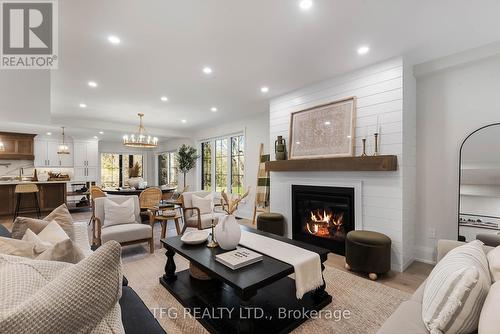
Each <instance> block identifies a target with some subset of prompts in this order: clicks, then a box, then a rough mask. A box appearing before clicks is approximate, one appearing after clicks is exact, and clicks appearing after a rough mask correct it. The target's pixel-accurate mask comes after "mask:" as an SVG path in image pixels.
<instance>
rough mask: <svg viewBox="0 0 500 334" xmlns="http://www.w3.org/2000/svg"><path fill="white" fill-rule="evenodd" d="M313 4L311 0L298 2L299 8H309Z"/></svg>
mask: <svg viewBox="0 0 500 334" xmlns="http://www.w3.org/2000/svg"><path fill="white" fill-rule="evenodd" d="M312 5H313V2H312V0H301V1H300V3H299V6H300V9H302V10H309V9H311V7H312Z"/></svg>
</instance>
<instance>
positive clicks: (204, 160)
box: [201, 141, 212, 190]
mask: <svg viewBox="0 0 500 334" xmlns="http://www.w3.org/2000/svg"><path fill="white" fill-rule="evenodd" d="M201 189H202V190H212V143H211V142H209V141H207V142H204V143H201Z"/></svg>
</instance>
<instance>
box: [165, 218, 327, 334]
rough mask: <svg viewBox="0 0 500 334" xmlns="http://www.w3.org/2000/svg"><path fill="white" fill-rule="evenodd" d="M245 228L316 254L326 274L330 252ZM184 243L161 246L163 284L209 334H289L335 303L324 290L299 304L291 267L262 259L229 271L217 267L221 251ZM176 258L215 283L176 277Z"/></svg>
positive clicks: (168, 240) (186, 272) (173, 239)
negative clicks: (313, 313)
mask: <svg viewBox="0 0 500 334" xmlns="http://www.w3.org/2000/svg"><path fill="white" fill-rule="evenodd" d="M242 228H243V229H245V230H247V231H250V232H253V233H257V234H260V235H263V236H266V237H269V238H273V239H276V240H280V241H283V242H286V243H289V244H292V245H295V246H298V247H301V248H304V249H307V250H310V251H312V252H315V253H318V254H319V256H320V258H321V263H322V265H321V267H322V270H324V266H323V262H324V261H325V260H326V259H327V254H328V252H329V251H328V250H327V249H324V248H320V247H316V246H312V245H309V244H305V243H302V242H298V241H294V240H290V239H287V238H283V237H279V236H275V235H272V234H269V233H265V232H261V231H257V230H254V229H250V228H246V227H242ZM180 238H181V237H180V236H177V237H171V238H166V239H162V240H161V242H162V244H163V247H164V248H165V249H166V250H167V252H166V256H167V263H166V265H165V274H164V275H163V276H162V277H160V283H161V284H162V285H163V286H164V287H165V288H166V289H167V290H168V291H169V292H170V293H171V294H172V295H173V296H174V297H175V298H176V299H177V300H178V301H179V302H180V303H181V304H182V305H183V306H184V307H185V308H186V309H188V310H189V312H190V313H191V315H193V316H194V317H195V318H196V319H197V320H198V321H199V322H200V323H201V324H202V325H203V326H204V327H205V328H206V329H207V330H208V331H209V332H210V333H224V334H226V333H245V334H246V333H289V332H290V331H292V330H293V329H295V328H297V327H298V326H299V325H300V324H302V323H303V322H304V321H306V320H307V319H308V318H309V317H310V316H311V314H310V313H308V312H310V311H319V310H321V309H322V308H324V307H325V306H326V305H328V304H330V303H331V301H332V297H331V296H330V295H329V294H328V293H327V292H326V291H325V285H323V286H322V287H321V288H319V289H317V290H316V291H313V292H309V293H307V294H305V295H304V297H303V298H302V299H300V300H298V299H297V298H296V297H295V281H294V280H293V279H291V278H290V277H288V276H289V275H290V274H293V272H294V269H293V266H291V265H289V264H287V263H284V262H281V261H278V260H276V259H274V258H272V257H269V256H266V255H264V259H263V260H262V261H261V262H258V263H256V264H253V265H250V266H248V267H245V268H241V269H238V270H231V269H229V268H228V267H226V266H225V265H223V264H220V263H219V262H216V261H215V255H216V254H219V253H223V252H224V250H222V249H221V248H219V247H218V248H208V247H206V244H201V245H185V244H184V243H183V242H182V241H181V240H180ZM255 251H257V252H258V249H257V250H255ZM176 253H177V254H179V255H181V256H182V257H184V258H186V259H187V260H189V261H190V262H191V263H192V264H194V265H195V266H196V267H197V268H199V269H201V270H203V271H204V272H206V273H207V274H209V275H210V276H211V277H212V278H213V279H212V280H209V281H202V280H197V279H195V278H192V277H191V276H190V275H189V270H184V271H181V272H178V273H176V272H175V270H176V266H175V262H174V255H175V254H176ZM293 311H295V312H293ZM180 313H182V312H180Z"/></svg>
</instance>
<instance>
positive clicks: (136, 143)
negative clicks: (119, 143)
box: [123, 113, 158, 148]
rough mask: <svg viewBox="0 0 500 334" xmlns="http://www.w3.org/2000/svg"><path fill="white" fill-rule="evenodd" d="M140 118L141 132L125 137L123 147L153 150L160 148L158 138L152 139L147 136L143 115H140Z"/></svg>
mask: <svg viewBox="0 0 500 334" xmlns="http://www.w3.org/2000/svg"><path fill="white" fill-rule="evenodd" d="M137 115H138V116H139V119H140V120H139V130H138V131H137V133H134V134H132V135H130V136H128V135H125V136H123V145H125V146H127V147H139V148H153V147H157V146H158V138H157V137H151V136H150V135H147V134H146V128H144V124H143V123H142V118H143V117H144V114H143V113H138V114H137Z"/></svg>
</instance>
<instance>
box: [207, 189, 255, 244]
mask: <svg viewBox="0 0 500 334" xmlns="http://www.w3.org/2000/svg"><path fill="white" fill-rule="evenodd" d="M248 192H249V190H247V192H246V193H244V194H243V195H242V196H241V197H240V196H237V197H236V198H234V199H233V198H232V197H231V196H228V195H227V194H226V193H225V192H224V190H223V191H222V193H221V196H222V199H223V200H224V202H225V203H226V205H227V209H226V208H225V207H226V206H224V211H226V212H227V216H225V217H223V218H222V219H219V223H218V224H217V226H216V227H215V238H216V239H217V242H218V243H219V246H220V248H222V249H224V250H232V249H235V248H236V246H238V243H239V242H240V238H241V229H240V225H239V224H238V222H237V221H236V218H235V217H234V212H235V211H236V210H237V209H238V204H239V203H240V202H241V200H242V199H244V198H245V197H247V196H248Z"/></svg>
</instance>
